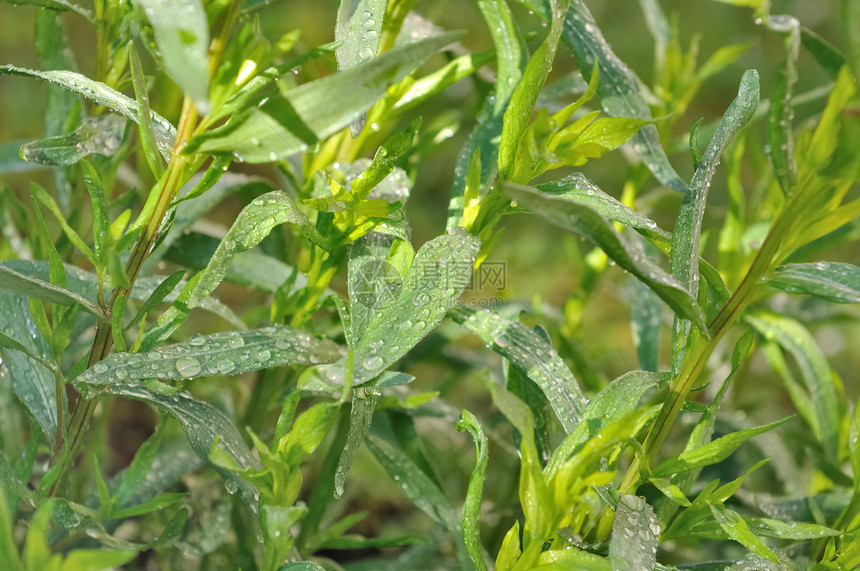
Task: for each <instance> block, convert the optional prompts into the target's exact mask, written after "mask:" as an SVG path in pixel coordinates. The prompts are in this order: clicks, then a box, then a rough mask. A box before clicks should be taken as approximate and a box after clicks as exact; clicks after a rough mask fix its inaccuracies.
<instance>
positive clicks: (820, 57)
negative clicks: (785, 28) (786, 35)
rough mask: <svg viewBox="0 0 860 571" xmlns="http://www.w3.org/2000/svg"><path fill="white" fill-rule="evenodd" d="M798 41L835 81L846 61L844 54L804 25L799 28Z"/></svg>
mask: <svg viewBox="0 0 860 571" xmlns="http://www.w3.org/2000/svg"><path fill="white" fill-rule="evenodd" d="M800 43H801V44H802V45H803V47H805V48H806V50H807V51H808V52H809V53H810V54H812V57H814V58H815V60H816V61H817V62H818V65H820V66H821V68H822V69H823V70H824V71H825V72H826V73H827V75H829V76H830V79H832V80H833V81H836V79H838V78H839V70H840V69H842V67H843V66H844V65H845V63H846V61H845V56H844V55H842V53H840V52H839V50H837V49H836V48H835V47H833V45H832V44H830V43H829V42H828V41H827V40H825V39H824V38H822V37H821V36H819V35H818V34H816V33H815V32H813V31H812V30H810V29H809V28H804V27H801V28H800Z"/></svg>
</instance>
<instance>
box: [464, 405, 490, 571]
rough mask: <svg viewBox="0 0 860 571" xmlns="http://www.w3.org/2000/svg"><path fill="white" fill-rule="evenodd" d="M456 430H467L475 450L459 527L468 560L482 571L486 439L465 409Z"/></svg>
mask: <svg viewBox="0 0 860 571" xmlns="http://www.w3.org/2000/svg"><path fill="white" fill-rule="evenodd" d="M457 430H459V431H460V432H462V431H463V430H468V431H469V434H471V435H472V439H473V440H474V441H475V447H476V449H477V450H476V451H477V461H476V464H475V469H474V470H473V471H472V475H471V477H470V478H469V489H468V491H467V492H466V502H465V503H464V504H463V515H462V517H461V525H462V528H463V539H464V540H465V543H466V550H467V551H468V552H469V558H470V559H471V560H472V563H473V564H474V565H475V569H476V570H478V571H483V570H486V568H487V565H486V563H485V562H484V549H483V547H482V546H481V504H482V503H483V496H484V479H485V478H486V477H487V462H488V454H487V437H486V436H485V435H484V430H483V429H482V428H481V425H480V423H479V422H478V419H477V418H475V415H473V414H472V413H471V412H469V411H468V410H465V409H464V410H463V412H462V413H461V414H460V421H459V422H458V423H457Z"/></svg>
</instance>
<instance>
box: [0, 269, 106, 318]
mask: <svg viewBox="0 0 860 571" xmlns="http://www.w3.org/2000/svg"><path fill="white" fill-rule="evenodd" d="M0 289H4V290H6V291H10V292H14V293H19V294H21V295H26V296H29V297H34V298H37V299H41V300H44V301H49V302H51V303H58V304H60V305H75V304H78V305H80V306H81V307H82V308H83V309H84V310H86V311H88V312H89V313H92V314H93V315H96V316H103V315H104V312H103V311H102V310H101V309H100V308H99V307H98V306H97V305H95V304H93V303H92V302H90V301H89V300H88V299H85V298H84V297H82V296H80V295H78V294H76V293H72V292H70V291H68V290H66V289H63V288H61V287H59V286H55V285H53V284H50V283H48V282H43V281H42V280H38V279H36V278H31V277H29V276H26V275H24V274H21V273H18V272H16V271H15V270H13V269H12V268H10V267H8V266H7V265H6V264H3V263H0Z"/></svg>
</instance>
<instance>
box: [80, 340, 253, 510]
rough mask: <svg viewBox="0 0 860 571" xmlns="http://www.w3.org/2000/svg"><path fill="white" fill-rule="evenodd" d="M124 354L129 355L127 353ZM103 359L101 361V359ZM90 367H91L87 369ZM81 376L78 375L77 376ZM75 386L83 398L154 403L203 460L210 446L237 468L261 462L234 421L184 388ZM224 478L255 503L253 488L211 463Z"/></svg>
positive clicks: (233, 487) (138, 385)
mask: <svg viewBox="0 0 860 571" xmlns="http://www.w3.org/2000/svg"><path fill="white" fill-rule="evenodd" d="M125 355H128V354H127V353H126V354H125ZM101 362H104V361H101ZM89 370H92V369H89ZM78 379H80V377H78ZM75 382H76V384H77V386H78V388H80V389H81V390H82V394H83V397H84V398H89V397H92V396H106V395H111V396H121V397H125V398H130V399H134V400H139V401H143V402H148V403H150V404H153V405H155V406H156V407H158V408H159V409H160V410H161V411H163V412H164V413H166V414H168V415H170V416H172V417H174V418H175V419H177V420H178V421H179V422H180V423H181V424H182V428H183V429H185V434H186V436H187V437H188V442H189V444H191V448H192V449H193V450H194V452H196V453H197V455H198V456H199V457H200V458H202V459H203V460H205V461H209V456H210V453H211V451H212V448H213V447H215V446H217V447H218V448H219V449H220V450H221V451H223V452H224V453H226V454H227V455H228V456H229V457H230V458H232V460H233V462H235V463H236V466H238V467H239V468H240V469H246V468H260V467H261V464H260V461H259V460H258V459H257V457H256V456H254V454H253V453H252V452H251V450H250V449H248V446H247V445H246V444H245V440H244V439H243V438H242V434H241V433H240V432H239V430H238V429H237V428H236V426H235V425H234V424H233V421H232V420H230V418H229V417H228V416H227V415H226V414H225V413H224V412H222V411H220V410H218V409H217V408H215V407H214V406H212V405H210V404H208V403H205V402H203V401H199V400H197V399H195V398H194V397H192V396H191V395H190V394H189V393H188V392H186V391H178V392H175V393H173V394H171V395H167V394H162V393H160V392H157V391H154V390H151V389H150V388H148V387H146V386H143V385H141V384H140V383H137V382H125V383H118V382H116V381H113V382H112V383H110V384H108V383H100V382H99V379H95V388H97V389H98V391H97V395H96V394H88V393H90V391H89V390H88V389H87V385H86V384H85V383H84V382H83V381H80V380H76V381H75ZM213 467H214V468H215V469H216V470H218V471H219V472H220V473H221V474H222V476H224V479H225V480H226V481H227V485H228V491H233V492H235V491H236V490H237V489H238V490H240V491H241V492H242V495H243V498H244V499H245V500H246V501H250V502H256V497H255V491H254V490H253V487H252V486H251V485H250V484H248V483H246V482H245V481H244V480H242V479H241V478H240V477H238V476H237V475H236V474H234V473H232V472H230V471H229V470H225V469H223V468H220V467H219V466H213Z"/></svg>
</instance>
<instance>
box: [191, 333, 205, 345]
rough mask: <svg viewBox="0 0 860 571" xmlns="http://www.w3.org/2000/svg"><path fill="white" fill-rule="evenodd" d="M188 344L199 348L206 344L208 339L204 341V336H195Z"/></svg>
mask: <svg viewBox="0 0 860 571" xmlns="http://www.w3.org/2000/svg"><path fill="white" fill-rule="evenodd" d="M188 343H189V344H191V345H195V346H198V347H199V346H200V345H203V344H204V343H206V339H204V338H203V336H202V335H195V336H194V337H192V338H191V339H189V340H188Z"/></svg>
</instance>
